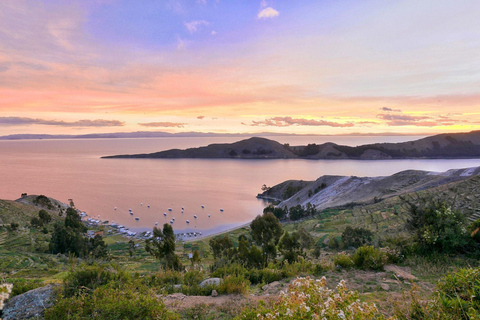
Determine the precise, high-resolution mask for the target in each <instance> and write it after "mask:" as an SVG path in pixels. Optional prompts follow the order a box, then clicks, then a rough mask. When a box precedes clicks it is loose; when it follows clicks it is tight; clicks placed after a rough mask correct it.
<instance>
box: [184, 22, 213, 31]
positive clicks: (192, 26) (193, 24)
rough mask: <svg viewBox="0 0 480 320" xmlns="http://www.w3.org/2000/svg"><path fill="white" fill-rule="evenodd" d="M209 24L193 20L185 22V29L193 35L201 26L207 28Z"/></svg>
mask: <svg viewBox="0 0 480 320" xmlns="http://www.w3.org/2000/svg"><path fill="white" fill-rule="evenodd" d="M209 24H210V23H209V22H208V21H205V20H195V21H191V22H185V27H186V28H187V30H188V31H189V32H190V33H195V32H197V31H198V29H200V27H202V26H208V25H209Z"/></svg>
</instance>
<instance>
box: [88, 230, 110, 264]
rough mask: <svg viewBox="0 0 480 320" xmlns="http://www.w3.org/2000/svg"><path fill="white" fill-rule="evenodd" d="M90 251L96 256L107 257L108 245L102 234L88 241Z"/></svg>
mask: <svg viewBox="0 0 480 320" xmlns="http://www.w3.org/2000/svg"><path fill="white" fill-rule="evenodd" d="M88 252H89V253H90V254H91V255H92V256H93V257H95V258H105V257H106V256H107V245H106V244H105V241H103V238H102V236H101V235H99V234H96V235H95V236H94V237H93V238H92V239H89V241H88Z"/></svg>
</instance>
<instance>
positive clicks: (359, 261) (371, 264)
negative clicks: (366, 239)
mask: <svg viewBox="0 0 480 320" xmlns="http://www.w3.org/2000/svg"><path fill="white" fill-rule="evenodd" d="M352 260H353V264H354V265H355V267H357V268H360V269H371V270H383V266H384V265H385V264H386V263H387V255H386V254H385V253H384V252H382V251H381V250H380V249H376V248H374V247H373V246H363V247H360V248H358V249H357V251H355V253H354V254H353V256H352Z"/></svg>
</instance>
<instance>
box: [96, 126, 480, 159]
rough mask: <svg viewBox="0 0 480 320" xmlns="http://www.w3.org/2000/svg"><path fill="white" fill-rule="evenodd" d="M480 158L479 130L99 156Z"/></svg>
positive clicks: (263, 142)
mask: <svg viewBox="0 0 480 320" xmlns="http://www.w3.org/2000/svg"><path fill="white" fill-rule="evenodd" d="M477 157H480V131H472V132H469V133H455V134H440V135H436V136H432V137H427V138H424V139H420V140H416V141H409V142H402V143H376V144H369V145H362V146H357V147H349V146H342V145H337V144H334V143H331V142H329V143H324V144H320V145H317V144H309V145H306V146H293V147H291V146H289V145H282V144H280V143H278V142H276V141H273V140H269V139H265V138H250V139H246V140H241V141H238V142H235V143H231V144H211V145H208V146H206V147H200V148H190V149H186V150H180V149H171V150H166V151H160V152H155V153H149V154H132V155H128V154H125V155H116V156H105V157H102V158H159V159H161V158H216V159H222V158H234V159H295V158H301V159H331V160H334V159H356V160H386V159H415V158H421V159H440V158H446V159H449V158H450V159H452V158H477Z"/></svg>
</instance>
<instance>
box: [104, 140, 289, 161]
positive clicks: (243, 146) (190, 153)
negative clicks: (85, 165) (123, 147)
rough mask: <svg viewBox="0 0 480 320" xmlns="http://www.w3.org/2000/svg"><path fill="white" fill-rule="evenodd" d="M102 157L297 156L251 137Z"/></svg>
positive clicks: (250, 157)
mask: <svg viewBox="0 0 480 320" xmlns="http://www.w3.org/2000/svg"><path fill="white" fill-rule="evenodd" d="M102 158H215V159H218V158H241V159H289V158H297V156H296V155H295V154H293V153H292V151H290V150H289V148H288V147H286V146H284V145H282V144H280V143H278V142H276V141H273V140H269V139H265V138H257V137H253V138H250V139H245V140H241V141H238V142H234V143H228V144H227V143H225V144H218V143H217V144H210V145H208V146H206V147H200V148H190V149H186V150H180V149H171V150H167V151H161V152H155V153H149V154H134V155H117V156H106V157H102Z"/></svg>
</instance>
